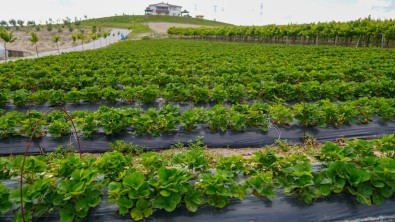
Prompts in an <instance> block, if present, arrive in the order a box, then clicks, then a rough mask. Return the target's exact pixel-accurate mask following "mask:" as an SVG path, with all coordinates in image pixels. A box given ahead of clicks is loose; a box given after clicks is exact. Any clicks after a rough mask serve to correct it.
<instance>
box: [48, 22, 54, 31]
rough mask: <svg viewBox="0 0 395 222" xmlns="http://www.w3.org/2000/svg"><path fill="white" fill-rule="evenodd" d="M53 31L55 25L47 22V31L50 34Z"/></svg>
mask: <svg viewBox="0 0 395 222" xmlns="http://www.w3.org/2000/svg"><path fill="white" fill-rule="evenodd" d="M52 29H53V25H52V23H50V22H47V30H48V32H51V31H52Z"/></svg>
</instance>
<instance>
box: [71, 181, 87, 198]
mask: <svg viewBox="0 0 395 222" xmlns="http://www.w3.org/2000/svg"><path fill="white" fill-rule="evenodd" d="M72 184H73V183H72ZM71 189H72V190H71V191H70V194H71V195H73V196H78V195H81V194H82V193H84V192H85V182H84V181H79V182H77V183H75V182H74V184H73V185H72V188H71Z"/></svg>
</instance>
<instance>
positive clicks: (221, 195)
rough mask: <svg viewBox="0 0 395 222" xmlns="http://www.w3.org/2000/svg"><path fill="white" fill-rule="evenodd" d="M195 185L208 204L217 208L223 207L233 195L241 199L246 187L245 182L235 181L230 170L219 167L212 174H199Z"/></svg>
mask: <svg viewBox="0 0 395 222" xmlns="http://www.w3.org/2000/svg"><path fill="white" fill-rule="evenodd" d="M195 187H196V188H197V189H199V190H201V191H202V192H203V193H204V194H205V196H206V197H207V203H208V204H209V205H210V206H214V207H217V208H224V207H225V206H226V205H227V204H228V203H229V201H230V199H231V198H233V197H237V198H239V199H243V198H244V196H245V195H246V194H247V188H248V187H247V185H246V184H239V183H237V182H236V181H235V179H234V175H233V173H232V172H230V171H227V170H220V169H217V170H216V172H215V173H214V174H212V173H203V174H200V175H199V181H198V182H196V184H195Z"/></svg>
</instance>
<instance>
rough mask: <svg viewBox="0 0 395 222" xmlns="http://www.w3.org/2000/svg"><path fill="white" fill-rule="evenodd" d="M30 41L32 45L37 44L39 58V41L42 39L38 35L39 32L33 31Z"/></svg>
mask: <svg viewBox="0 0 395 222" xmlns="http://www.w3.org/2000/svg"><path fill="white" fill-rule="evenodd" d="M29 40H30V42H31V43H32V45H35V46H36V53H37V58H38V47H37V42H38V41H39V40H40V37H38V35H37V33H35V32H31V33H30V39H29Z"/></svg>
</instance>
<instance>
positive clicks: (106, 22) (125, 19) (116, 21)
mask: <svg viewBox="0 0 395 222" xmlns="http://www.w3.org/2000/svg"><path fill="white" fill-rule="evenodd" d="M133 22H135V23H143V24H144V23H149V22H170V23H183V24H194V25H203V26H227V25H231V24H228V23H222V22H216V21H211V20H206V19H197V18H191V17H178V16H157V15H119V16H111V17H104V18H97V19H88V20H85V21H82V22H81V23H82V25H83V26H96V27H109V28H130V26H131V25H132V23H133Z"/></svg>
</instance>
